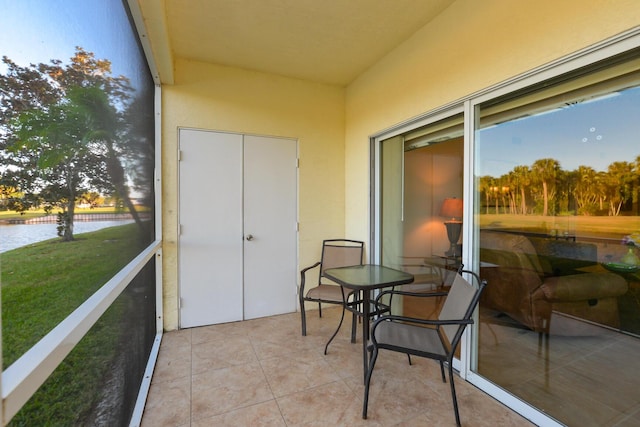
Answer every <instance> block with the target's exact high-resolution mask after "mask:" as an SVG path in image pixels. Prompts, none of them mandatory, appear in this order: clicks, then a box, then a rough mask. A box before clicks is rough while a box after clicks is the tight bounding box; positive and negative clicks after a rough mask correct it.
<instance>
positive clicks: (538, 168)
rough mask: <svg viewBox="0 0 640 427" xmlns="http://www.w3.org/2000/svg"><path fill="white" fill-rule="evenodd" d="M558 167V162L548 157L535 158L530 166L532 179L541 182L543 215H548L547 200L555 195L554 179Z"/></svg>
mask: <svg viewBox="0 0 640 427" xmlns="http://www.w3.org/2000/svg"><path fill="white" fill-rule="evenodd" d="M559 169H560V163H559V162H558V161H557V160H554V159H549V158H547V159H540V160H536V161H535V162H534V163H533V165H532V166H531V172H532V173H533V177H534V179H535V180H536V181H538V182H540V183H542V199H543V208H542V215H543V216H547V215H549V200H550V199H553V197H554V196H555V179H556V176H557V172H558V170H559Z"/></svg>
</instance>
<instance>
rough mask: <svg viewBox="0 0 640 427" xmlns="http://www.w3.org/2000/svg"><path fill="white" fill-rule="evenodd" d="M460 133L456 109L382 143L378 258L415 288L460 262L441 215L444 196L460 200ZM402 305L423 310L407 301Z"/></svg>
mask: <svg viewBox="0 0 640 427" xmlns="http://www.w3.org/2000/svg"><path fill="white" fill-rule="evenodd" d="M462 135H463V127H462V115H461V114H459V115H455V116H452V117H451V118H448V119H445V120H441V121H438V122H435V123H432V124H429V125H426V126H423V127H420V128H417V129H414V130H412V131H410V132H407V133H404V134H402V135H398V136H395V137H393V138H389V139H387V140H384V141H382V142H381V146H380V153H381V154H380V165H381V166H380V168H381V175H382V179H381V192H380V193H381V194H380V197H381V202H380V203H381V208H380V212H381V219H380V224H381V230H380V242H381V255H382V263H383V264H384V265H387V266H390V267H394V268H398V269H402V270H405V271H407V272H410V273H412V274H414V276H415V277H416V280H415V283H414V285H412V286H414V287H416V288H425V289H432V288H436V287H439V286H441V285H442V284H443V283H444V281H445V280H446V278H447V268H453V269H455V267H456V265H457V263H458V262H459V256H458V255H457V254H459V253H460V250H459V245H458V244H457V240H456V242H450V241H449V238H448V237H447V228H446V225H445V222H446V221H449V220H451V218H445V217H442V216H441V208H442V205H443V203H444V201H445V200H448V199H449V200H450V199H454V198H455V200H458V201H461V200H462V176H463V173H462V164H463V145H464V142H463V136H462ZM456 214H457V213H456ZM459 219H460V218H457V219H456V221H457V220H459ZM456 237H459V236H456ZM452 243H453V245H452ZM452 247H453V250H454V251H455V253H454V254H452V255H448V254H447V251H450V250H451V249H452ZM394 301H395V300H394ZM420 301H422V300H420ZM396 303H397V304H401V303H403V301H400V302H396ZM403 310H404V313H405V315H418V316H419V317H420V316H422V315H423V314H424V313H423V312H424V310H423V308H421V307H411V302H409V301H404V307H403ZM412 312H413V313H412Z"/></svg>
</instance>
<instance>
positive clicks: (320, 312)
mask: <svg viewBox="0 0 640 427" xmlns="http://www.w3.org/2000/svg"><path fill="white" fill-rule="evenodd" d="M318 314H319V317H322V303H321V302H319V303H318Z"/></svg>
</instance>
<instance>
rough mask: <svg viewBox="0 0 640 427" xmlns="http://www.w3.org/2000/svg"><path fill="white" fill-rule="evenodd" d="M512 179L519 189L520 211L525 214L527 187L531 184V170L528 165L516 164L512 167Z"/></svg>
mask: <svg viewBox="0 0 640 427" xmlns="http://www.w3.org/2000/svg"><path fill="white" fill-rule="evenodd" d="M512 173H513V179H514V182H515V184H516V187H517V189H518V190H519V191H520V213H521V214H522V215H526V214H527V188H528V187H529V186H530V185H531V170H530V169H529V167H528V166H516V167H515V168H513V172H512Z"/></svg>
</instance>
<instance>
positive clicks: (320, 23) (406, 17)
mask: <svg viewBox="0 0 640 427" xmlns="http://www.w3.org/2000/svg"><path fill="white" fill-rule="evenodd" d="M454 1H455V0H164V8H165V13H164V16H161V17H159V16H158V11H157V10H153V11H151V10H150V8H155V9H157V8H158V7H159V4H160V5H161V4H162V2H161V1H157V0H156V1H153V0H146V1H145V0H140V4H141V9H142V14H143V16H144V17H145V21H146V22H147V27H149V21H153V20H154V16H153V15H156V16H155V21H156V22H155V25H157V24H158V23H159V22H160V23H161V27H162V29H161V31H153V30H151V31H149V38H150V41H151V44H152V46H154V48H153V49H154V52H155V53H156V54H158V50H159V49H165V50H168V51H165V52H164V53H162V52H160V56H165V57H168V58H171V61H174V60H175V59H176V58H186V59H192V60H197V61H203V62H208V63H215V64H220V65H227V66H233V67H240V68H244V69H250V70H257V71H262V72H267V73H273V74H278V75H283V76H289V77H294V78H300V79H304V80H310V81H315V82H322V83H329V84H336V85H341V86H346V85H348V84H349V83H350V82H352V81H353V80H354V79H355V78H356V77H357V76H358V75H360V74H361V73H362V72H363V71H365V70H366V69H367V68H369V67H370V66H371V65H373V64H374V63H375V62H377V61H378V60H380V59H381V58H382V57H383V56H384V55H386V54H387V53H388V52H389V51H391V50H392V49H393V48H395V47H396V46H398V45H399V44H400V43H402V42H403V41H405V40H406V39H408V38H409V37H410V36H411V35H412V34H414V33H415V32H416V31H417V30H418V29H420V28H421V27H423V26H424V25H425V24H427V23H428V22H429V21H431V20H432V19H433V18H434V17H435V16H437V15H438V14H439V13H441V12H442V11H443V10H444V9H446V8H447V7H448V6H449V5H450V4H451V3H453V2H454ZM145 4H146V5H145ZM145 9H146V10H145ZM156 28H157V27H156Z"/></svg>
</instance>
